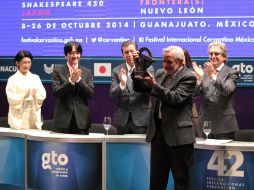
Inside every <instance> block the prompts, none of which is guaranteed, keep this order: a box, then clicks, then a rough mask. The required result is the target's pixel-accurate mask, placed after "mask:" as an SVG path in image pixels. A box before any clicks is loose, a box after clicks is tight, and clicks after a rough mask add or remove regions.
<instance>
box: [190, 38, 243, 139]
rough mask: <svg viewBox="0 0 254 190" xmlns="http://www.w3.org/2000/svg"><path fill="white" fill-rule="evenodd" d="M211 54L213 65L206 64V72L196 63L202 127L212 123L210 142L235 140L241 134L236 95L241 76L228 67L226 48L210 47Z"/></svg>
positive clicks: (215, 44) (219, 45) (211, 44)
mask: <svg viewBox="0 0 254 190" xmlns="http://www.w3.org/2000/svg"><path fill="white" fill-rule="evenodd" d="M208 54H209V60H210V62H206V63H205V64H204V69H202V68H201V66H198V65H197V64H196V63H195V62H193V68H194V71H195V73H196V76H197V79H198V83H197V84H198V85H197V89H196V90H197V94H201V95H202V106H201V122H200V124H201V125H202V124H203V122H204V121H211V129H212V132H211V133H212V134H211V138H216V139H234V133H235V132H236V131H237V130H238V124H237V120H236V115H235V111H234V92H235V89H236V82H237V79H238V76H239V73H238V71H237V70H235V69H233V68H231V67H229V66H227V65H226V61H227V48H226V45H225V44H224V43H218V42H215V43H210V44H209V46H208ZM201 129H202V126H201Z"/></svg>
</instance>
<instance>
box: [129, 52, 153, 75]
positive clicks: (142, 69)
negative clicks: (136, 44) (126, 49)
mask: <svg viewBox="0 0 254 190" xmlns="http://www.w3.org/2000/svg"><path fill="white" fill-rule="evenodd" d="M143 52H147V54H148V55H145V54H142V53H143ZM153 62H155V60H154V59H153V58H152V53H151V51H150V50H149V49H148V48H147V47H142V48H140V49H139V58H137V59H135V70H134V71H135V76H141V77H145V76H147V74H148V73H147V68H148V67H150V65H151V64H152V63H153Z"/></svg>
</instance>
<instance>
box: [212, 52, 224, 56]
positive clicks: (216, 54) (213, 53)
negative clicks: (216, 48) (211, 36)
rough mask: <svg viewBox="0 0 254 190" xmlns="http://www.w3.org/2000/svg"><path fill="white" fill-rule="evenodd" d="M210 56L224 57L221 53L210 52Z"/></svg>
mask: <svg viewBox="0 0 254 190" xmlns="http://www.w3.org/2000/svg"><path fill="white" fill-rule="evenodd" d="M209 55H210V56H213V55H215V56H218V55H222V53H219V52H209Z"/></svg>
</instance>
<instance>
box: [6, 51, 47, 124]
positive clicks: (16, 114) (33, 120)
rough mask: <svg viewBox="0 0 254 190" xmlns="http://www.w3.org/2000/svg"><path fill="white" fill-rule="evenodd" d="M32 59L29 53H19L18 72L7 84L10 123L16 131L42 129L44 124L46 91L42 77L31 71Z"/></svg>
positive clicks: (17, 56)
mask: <svg viewBox="0 0 254 190" xmlns="http://www.w3.org/2000/svg"><path fill="white" fill-rule="evenodd" d="M32 59H33V56H32V54H31V53H30V52H29V51H26V50H21V51H19V52H18V53H17V55H16V57H15V62H16V65H17V67H18V71H17V72H16V73H15V74H13V75H12V76H10V78H9V79H8V82H7V86H6V94H7V99H8V103H9V113H8V123H9V125H10V127H11V128H14V129H41V126H42V124H43V123H42V118H41V106H42V103H43V101H44V99H45V98H46V91H45V88H44V87H43V85H42V82H41V80H40V77H39V76H38V75H35V74H32V73H31V72H30V71H29V70H30V68H31V65H32Z"/></svg>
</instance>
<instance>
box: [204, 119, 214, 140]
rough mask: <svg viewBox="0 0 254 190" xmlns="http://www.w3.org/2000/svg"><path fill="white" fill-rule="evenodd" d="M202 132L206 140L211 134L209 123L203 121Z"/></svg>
mask: <svg viewBox="0 0 254 190" xmlns="http://www.w3.org/2000/svg"><path fill="white" fill-rule="evenodd" d="M203 131H204V133H205V135H206V140H207V139H208V135H209V134H210V133H211V131H212V128H211V121H204V124H203Z"/></svg>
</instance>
